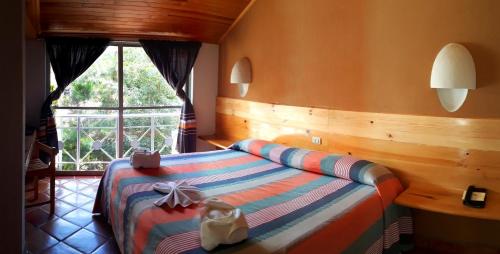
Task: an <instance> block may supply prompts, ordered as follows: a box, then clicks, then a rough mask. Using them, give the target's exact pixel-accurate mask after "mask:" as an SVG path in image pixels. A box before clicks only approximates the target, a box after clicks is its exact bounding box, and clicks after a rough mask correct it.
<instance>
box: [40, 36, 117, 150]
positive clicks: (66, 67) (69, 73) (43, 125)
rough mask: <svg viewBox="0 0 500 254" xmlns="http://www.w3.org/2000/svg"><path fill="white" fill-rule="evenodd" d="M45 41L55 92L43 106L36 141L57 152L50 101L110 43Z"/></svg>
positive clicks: (50, 39)
mask: <svg viewBox="0 0 500 254" xmlns="http://www.w3.org/2000/svg"><path fill="white" fill-rule="evenodd" d="M45 41H46V48H47V54H48V55H49V59H50V64H51V65H52V69H53V71H54V75H55V78H56V81H57V88H56V90H54V91H53V92H51V93H50V94H49V96H48V97H47V99H46V100H45V102H44V104H43V106H42V112H41V119H40V127H39V131H38V140H39V141H40V142H42V143H44V144H47V145H49V146H52V147H56V148H57V147H58V144H57V143H58V140H57V132H56V125H55V121H54V118H53V113H52V110H51V108H50V106H51V105H52V102H53V101H55V100H57V99H59V97H60V96H61V94H62V92H63V91H64V89H65V88H66V87H67V86H68V85H69V84H70V83H71V82H73V81H74V80H75V79H76V78H78V76H80V75H81V74H82V73H84V72H85V71H86V70H87V69H88V68H89V67H90V66H91V65H92V64H93V63H94V62H95V60H97V58H98V57H99V56H100V55H101V54H102V53H103V52H104V50H106V47H107V46H108V44H109V40H108V39H84V38H70V37H53V38H47V39H46V40H45Z"/></svg>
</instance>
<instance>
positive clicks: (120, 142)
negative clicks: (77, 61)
mask: <svg viewBox="0 0 500 254" xmlns="http://www.w3.org/2000/svg"><path fill="white" fill-rule="evenodd" d="M109 46H115V47H117V49H118V60H117V61H118V66H117V67H118V106H117V107H86V106H81V107H80V106H52V109H53V110H57V109H68V110H112V111H117V112H118V126H117V140H116V150H117V152H118V153H117V157H118V158H122V157H123V153H124V152H125V151H124V115H123V113H124V111H125V110H137V109H181V108H182V104H181V105H162V106H127V107H125V106H124V103H123V88H124V84H123V83H124V81H123V76H124V72H123V48H124V47H141V45H140V43H139V42H128V41H112V42H111V43H110V44H109ZM46 61H47V65H46V87H47V91H48V93H47V94H49V93H50V92H51V91H50V80H51V66H50V60H49V57H48V56H47V57H46ZM192 75H193V71H191V74H190V75H189V78H188V81H187V83H186V84H185V85H184V88H183V89H184V91H185V92H186V95H187V96H188V98H192ZM56 172H58V174H61V175H68V174H69V175H87V174H90V175H94V174H98V175H100V174H102V171H100V170H87V171H79V170H68V171H60V170H56Z"/></svg>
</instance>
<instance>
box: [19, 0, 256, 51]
mask: <svg viewBox="0 0 500 254" xmlns="http://www.w3.org/2000/svg"><path fill="white" fill-rule="evenodd" d="M27 1H41V2H39V7H40V9H39V12H38V17H39V20H40V22H39V23H38V26H39V27H40V30H39V31H40V32H41V35H42V36H80V37H107V38H111V39H120V40H137V39H141V38H147V39H151V38H153V39H154V38H157V39H169V40H172V39H177V40H199V41H203V42H209V43H218V42H219V39H220V38H221V36H222V35H223V34H225V33H226V31H227V30H228V28H230V27H231V26H234V24H235V20H238V19H240V18H241V16H242V14H241V12H242V11H246V10H247V9H248V8H249V6H248V4H249V3H253V2H254V1H255V0H175V1H174V0H169V1H165V0H120V1H116V0H27Z"/></svg>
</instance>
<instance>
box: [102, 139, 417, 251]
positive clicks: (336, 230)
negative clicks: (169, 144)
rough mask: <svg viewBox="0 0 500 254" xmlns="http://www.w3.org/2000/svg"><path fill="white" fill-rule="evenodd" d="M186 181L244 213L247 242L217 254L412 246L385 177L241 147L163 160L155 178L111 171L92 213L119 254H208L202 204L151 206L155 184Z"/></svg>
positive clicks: (143, 172) (275, 149) (396, 186)
mask: <svg viewBox="0 0 500 254" xmlns="http://www.w3.org/2000/svg"><path fill="white" fill-rule="evenodd" d="M180 180H183V181H186V182H187V183H188V184H190V185H194V186H197V187H198V188H200V189H201V190H202V192H203V194H204V195H205V196H206V197H218V198H219V199H222V200H223V201H224V202H227V203H229V204H231V205H233V206H235V207H238V208H240V209H241V210H242V211H243V213H244V214H245V216H246V220H247V222H248V224H249V233H248V234H249V238H248V239H247V240H245V241H243V242H240V243H238V244H234V245H221V246H219V247H217V248H216V249H214V250H213V251H211V252H217V253H219V252H220V253H228V252H230V253H277V252H278V253H285V252H286V253H399V252H401V251H403V250H405V249H406V248H408V247H409V245H408V240H409V239H410V237H411V233H412V224H411V223H412V221H411V217H410V216H409V211H408V210H407V209H405V208H402V207H399V206H397V205H395V204H394V203H393V200H394V198H395V197H396V196H397V195H398V194H399V193H400V192H401V191H402V187H401V184H400V182H399V180H398V179H397V178H396V177H395V176H394V175H393V174H391V173H390V171H388V170H387V169H386V168H384V167H382V166H380V165H377V164H375V163H372V162H369V161H366V160H360V159H357V158H355V157H352V156H342V155H332V154H327V153H323V152H317V151H310V150H305V149H299V148H291V147H286V146H283V145H278V144H273V143H270V142H267V141H262V140H244V141H241V142H238V143H236V144H234V145H232V146H231V147H230V149H227V150H221V151H211V152H200V153H191V154H178V155H169V156H162V159H161V167H160V168H157V169H133V168H132V167H131V166H130V163H129V160H128V159H126V158H125V159H118V160H114V161H113V162H111V163H110V165H109V167H108V169H107V170H106V172H105V174H104V175H103V178H102V180H101V183H100V186H99V190H98V193H97V198H96V203H95V205H94V213H100V214H101V215H102V216H104V218H105V219H106V220H107V222H108V223H109V224H111V226H112V228H113V232H114V235H115V239H116V241H117V244H118V246H119V248H120V250H121V252H122V253H205V250H204V249H202V248H201V246H200V236H199V225H200V217H199V207H198V206H199V205H196V204H193V205H191V206H189V207H186V208H182V207H176V208H168V206H167V207H157V206H155V205H154V204H153V203H154V202H155V201H156V200H158V199H159V198H161V197H162V194H160V193H158V192H156V191H154V190H153V188H152V185H153V184H154V183H157V182H161V181H180Z"/></svg>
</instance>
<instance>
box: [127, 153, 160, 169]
mask: <svg viewBox="0 0 500 254" xmlns="http://www.w3.org/2000/svg"><path fill="white" fill-rule="evenodd" d="M130 164H131V165H132V167H133V168H158V167H160V153H159V152H158V151H156V152H149V151H147V150H135V151H134V153H133V154H132V155H131V156H130Z"/></svg>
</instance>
